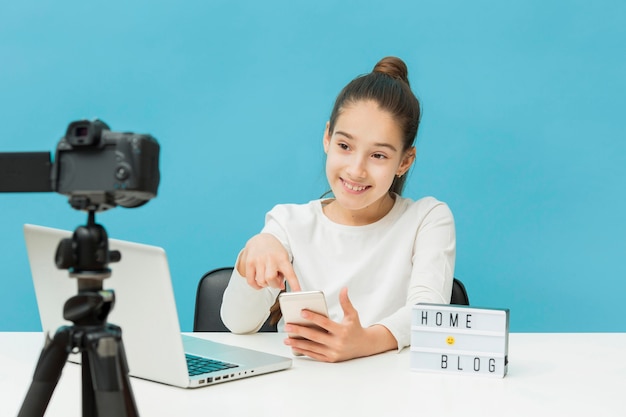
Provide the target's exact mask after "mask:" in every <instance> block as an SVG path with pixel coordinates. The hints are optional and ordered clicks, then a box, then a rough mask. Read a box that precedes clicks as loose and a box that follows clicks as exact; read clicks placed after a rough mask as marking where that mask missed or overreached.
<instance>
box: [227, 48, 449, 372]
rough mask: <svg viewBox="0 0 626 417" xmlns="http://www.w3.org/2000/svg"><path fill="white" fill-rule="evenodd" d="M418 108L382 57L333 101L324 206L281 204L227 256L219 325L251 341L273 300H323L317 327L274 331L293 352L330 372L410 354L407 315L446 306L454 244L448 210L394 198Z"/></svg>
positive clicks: (401, 71)
mask: <svg viewBox="0 0 626 417" xmlns="http://www.w3.org/2000/svg"><path fill="white" fill-rule="evenodd" d="M419 122H420V105H419V101H418V100H417V98H416V97H415V95H414V94H413V92H412V91H411V88H410V86H409V81H408V71H407V67H406V65H405V63H404V62H403V61H402V60H400V59H399V58H395V57H386V58H383V59H382V60H381V61H380V62H378V63H377V64H376V66H375V67H374V70H373V71H372V72H371V73H369V74H366V75H363V76H360V77H357V78H355V79H354V80H353V81H351V82H350V83H349V84H348V85H347V86H346V87H345V88H344V89H343V90H342V91H341V92H340V93H339V96H338V97H337V100H336V102H335V106H334V108H333V110H332V113H331V115H330V120H329V121H328V122H327V124H326V129H325V132H324V138H323V145H324V152H325V153H326V176H327V179H328V182H329V184H330V187H331V190H332V193H333V196H334V198H329V199H319V200H314V201H311V202H309V203H308V204H301V205H296V204H282V205H278V206H276V207H274V208H273V209H272V210H271V211H270V212H269V213H268V214H267V216H266V221H265V227H264V228H263V230H262V231H261V233H260V234H258V235H256V236H254V237H252V238H251V239H250V240H249V241H248V242H247V243H246V246H245V248H244V249H243V250H242V251H241V253H240V254H239V257H238V258H237V262H236V266H235V270H234V272H233V275H232V277H231V280H230V282H229V285H228V288H227V289H226V291H225V293H224V299H223V303H222V312H221V314H222V320H223V321H224V323H225V324H226V326H227V327H228V328H229V329H230V330H231V331H232V332H235V333H251V332H256V331H258V330H259V328H260V327H261V326H262V324H263V323H264V322H265V320H266V319H267V318H268V316H269V315H270V310H271V309H272V306H273V305H274V304H275V301H276V298H277V296H278V294H279V293H280V291H281V290H284V289H286V290H287V291H301V290H302V291H309V290H321V291H323V292H324V294H325V295H326V302H327V304H328V312H329V317H324V316H322V315H319V314H315V313H313V312H310V311H303V312H302V314H303V316H304V317H305V318H306V319H307V320H309V321H311V322H313V323H314V324H316V325H317V326H319V328H318V329H315V328H311V327H304V326H298V325H296V324H292V323H282V321H281V323H279V329H281V330H284V331H286V332H289V333H290V334H293V335H296V336H300V337H299V338H295V337H294V338H287V339H285V344H287V345H288V346H291V348H292V350H293V351H294V352H295V353H298V354H303V355H307V356H309V357H312V358H314V359H317V360H321V361H326V362H338V361H343V360H348V359H352V358H357V357H362V356H369V355H373V354H376V353H380V352H385V351H388V350H392V349H402V348H404V347H406V346H408V345H409V344H410V330H411V329H410V323H411V316H410V315H411V307H412V306H413V305H414V304H415V303H418V302H428V303H438V304H447V303H449V301H450V295H451V291H452V280H453V274H454V262H455V253H456V238H455V229H454V220H453V217H452V213H451V212H450V210H449V208H448V206H447V205H446V204H444V203H442V202H440V201H437V200H436V199H434V198H432V197H425V198H422V199H419V200H417V201H412V200H410V199H408V198H404V197H401V193H402V189H403V187H404V182H405V179H406V173H407V171H408V170H409V169H410V167H411V165H412V164H413V162H414V161H415V147H414V146H413V143H414V141H415V137H416V135H417V129H418V126H419Z"/></svg>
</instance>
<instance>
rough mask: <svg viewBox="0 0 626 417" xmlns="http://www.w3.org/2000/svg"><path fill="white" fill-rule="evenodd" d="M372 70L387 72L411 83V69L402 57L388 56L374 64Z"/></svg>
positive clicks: (393, 76) (397, 78)
mask: <svg viewBox="0 0 626 417" xmlns="http://www.w3.org/2000/svg"><path fill="white" fill-rule="evenodd" d="M372 72H379V73H382V74H387V75H388V76H390V77H391V78H395V79H396V80H401V81H404V82H405V83H407V84H409V70H408V68H407V66H406V64H405V63H404V61H402V60H401V59H400V58H397V57H395V56H387V57H385V58H383V59H381V60H380V61H378V63H377V64H376V65H375V66H374V69H373V70H372Z"/></svg>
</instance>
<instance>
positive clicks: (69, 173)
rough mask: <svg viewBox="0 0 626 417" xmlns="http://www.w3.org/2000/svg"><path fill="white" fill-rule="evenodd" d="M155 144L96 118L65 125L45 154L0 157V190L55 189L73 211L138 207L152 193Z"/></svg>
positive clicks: (156, 172) (156, 173)
mask: <svg viewBox="0 0 626 417" xmlns="http://www.w3.org/2000/svg"><path fill="white" fill-rule="evenodd" d="M159 151H160V147H159V144H158V143H157V141H156V140H155V139H154V138H153V137H152V136H151V135H148V134H137V133H132V132H123V133H122V132H113V131H111V130H110V128H109V126H108V125H107V124H106V123H104V122H103V121H101V120H97V119H96V120H93V121H89V120H79V121H75V122H72V123H70V124H69V126H68V128H67V131H66V134H65V136H64V137H63V138H61V140H60V141H59V143H58V145H57V147H56V153H55V157H54V162H53V163H52V162H51V158H50V153H49V152H48V153H46V152H21V153H1V154H0V191H4V192H32V191H56V192H58V193H60V194H63V195H67V196H68V197H69V202H70V204H71V205H72V207H74V208H75V209H78V210H86V211H103V210H107V209H110V208H113V207H115V206H117V205H119V206H122V207H128V208H132V207H138V206H141V205H143V204H145V203H146V202H148V201H149V200H150V199H152V198H154V197H155V196H156V194H157V189H158V186H159V181H160V174H159Z"/></svg>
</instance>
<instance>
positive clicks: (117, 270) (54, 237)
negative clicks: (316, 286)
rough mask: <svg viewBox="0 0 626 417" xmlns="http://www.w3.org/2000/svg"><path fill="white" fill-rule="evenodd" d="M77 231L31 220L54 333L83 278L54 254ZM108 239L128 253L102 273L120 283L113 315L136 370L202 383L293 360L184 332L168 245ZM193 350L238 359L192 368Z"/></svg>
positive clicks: (30, 239) (47, 320) (76, 358)
mask: <svg viewBox="0 0 626 417" xmlns="http://www.w3.org/2000/svg"><path fill="white" fill-rule="evenodd" d="M71 235H72V232H69V231H64V230H58V229H52V228H48V227H42V226H35V225H29V224H26V225H24V237H25V239H26V248H27V250H28V259H29V263H30V268H31V272H32V276H33V283H34V286H35V294H36V297H37V305H38V307H39V315H40V318H41V326H42V329H43V331H44V332H49V334H50V335H51V336H52V335H54V333H55V332H56V330H57V329H58V328H59V327H60V326H64V325H72V323H71V322H68V321H66V320H64V319H63V305H64V303H65V301H66V300H67V299H69V298H70V297H72V296H74V295H76V294H77V288H78V286H77V285H78V282H77V279H76V278H70V277H69V274H68V271H67V270H60V269H57V267H56V265H55V261H54V259H55V253H56V250H57V246H58V245H59V242H60V241H61V239H63V238H67V237H71ZM109 246H110V250H119V251H120V252H121V253H122V260H121V261H120V262H116V263H110V264H109V267H110V268H111V270H112V275H111V277H109V278H107V279H105V280H104V281H103V287H104V288H105V289H108V288H111V289H113V290H114V291H115V298H116V301H115V305H114V307H113V310H112V312H111V313H110V314H109V317H108V320H107V321H108V322H109V323H112V324H116V325H118V326H120V327H121V328H122V340H123V343H124V350H125V353H126V357H127V360H128V366H129V368H130V371H129V374H130V375H131V376H134V377H138V378H143V379H147V380H151V381H156V382H161V383H164V384H169V385H174V386H178V387H183V388H196V387H201V386H207V385H212V384H217V383H221V382H226V381H231V380H234V379H240V378H245V377H250V376H255V375H260V374H264V373H268V372H274V371H280V370H284V369H287V368H289V367H290V366H291V363H292V360H291V359H290V358H286V357H281V356H276V355H271V354H267V353H263V352H257V351H254V350H250V349H244V348H240V347H235V346H229V345H224V344H220V343H215V342H211V341H208V340H205V339H201V338H197V337H191V336H188V335H181V332H180V325H179V321H178V313H177V311H176V303H175V300H174V291H173V288H172V282H171V278H170V272H169V266H168V263H167V257H166V254H165V251H164V250H163V249H162V248H159V247H155V246H149V245H143V244H139V243H133V242H125V241H121V240H116V239H109ZM189 355H191V356H192V357H201V358H208V359H211V360H216V361H218V362H223V363H226V364H230V365H234V366H233V367H230V368H227V369H223V370H216V371H213V372H207V373H200V374H198V375H191V374H190V371H188V366H187V360H188V358H187V356H189ZM69 360H70V361H72V362H80V355H78V354H72V355H70V359H69ZM196 372H197V371H196ZM191 373H192V374H193V373H194V372H191Z"/></svg>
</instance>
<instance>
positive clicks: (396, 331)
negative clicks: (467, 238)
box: [377, 202, 456, 351]
mask: <svg viewBox="0 0 626 417" xmlns="http://www.w3.org/2000/svg"><path fill="white" fill-rule="evenodd" d="M455 257H456V232H455V227H454V218H453V216H452V212H451V211H450V209H449V208H448V206H447V205H446V204H444V203H441V202H439V203H438V204H437V205H435V206H434V207H433V208H432V209H431V210H430V211H429V212H428V214H427V215H426V217H425V218H424V220H423V221H422V222H421V224H420V226H419V228H418V230H417V233H416V236H415V242H414V247H413V255H412V265H413V266H412V270H411V278H410V283H409V288H408V293H407V300H406V304H405V306H403V307H402V308H400V309H399V310H398V311H396V312H395V313H393V314H392V315H391V316H388V317H386V318H385V319H383V320H381V321H380V322H379V323H377V324H381V325H383V326H385V327H386V328H387V329H388V330H389V331H390V332H391V333H392V334H393V336H394V337H395V338H396V340H397V342H398V351H400V350H402V349H403V348H404V347H406V346H409V345H410V343H411V310H412V308H413V306H414V305H415V304H417V303H434V304H449V303H450V296H451V294H452V281H453V279H454V277H453V275H454V263H455Z"/></svg>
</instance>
